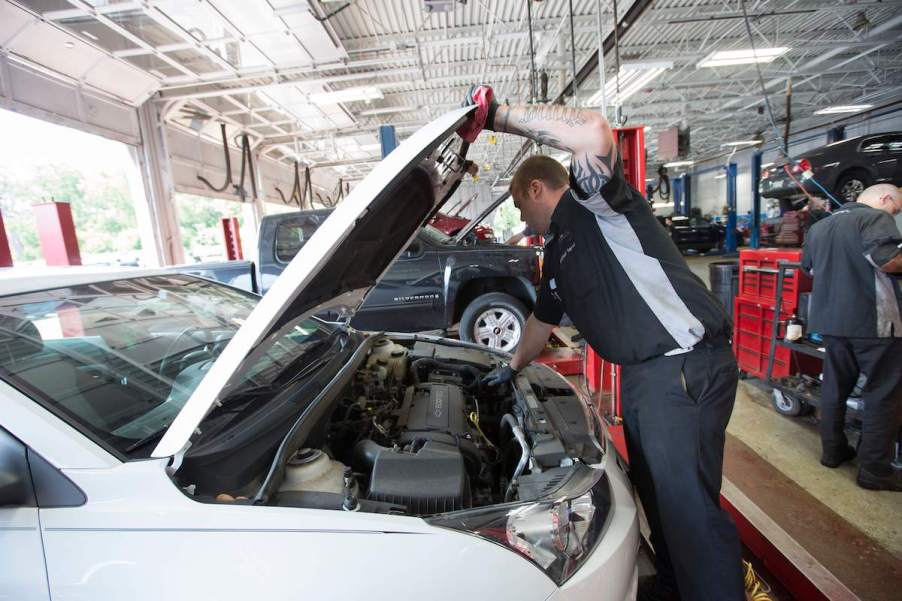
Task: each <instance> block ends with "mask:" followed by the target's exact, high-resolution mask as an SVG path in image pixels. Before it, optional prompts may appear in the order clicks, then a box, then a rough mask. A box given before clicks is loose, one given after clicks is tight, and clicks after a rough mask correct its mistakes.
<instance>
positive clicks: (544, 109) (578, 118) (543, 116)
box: [517, 104, 588, 127]
mask: <svg viewBox="0 0 902 601" xmlns="http://www.w3.org/2000/svg"><path fill="white" fill-rule="evenodd" d="M536 121H557V122H558V123H563V124H564V125H567V126H569V127H582V126H583V125H585V124H586V122H587V121H588V119H587V118H586V115H585V113H584V112H583V111H582V110H580V109H575V108H571V107H567V106H554V105H550V104H536V105H530V106H526V107H523V114H522V115H521V116H520V118H519V119H518V120H517V122H518V123H521V124H523V125H525V124H527V123H534V122H536Z"/></svg>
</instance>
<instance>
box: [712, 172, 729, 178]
mask: <svg viewBox="0 0 902 601" xmlns="http://www.w3.org/2000/svg"><path fill="white" fill-rule="evenodd" d="M726 177H727V174H726V173H721V174H720V175H715V176H714V179H725V178H726Z"/></svg>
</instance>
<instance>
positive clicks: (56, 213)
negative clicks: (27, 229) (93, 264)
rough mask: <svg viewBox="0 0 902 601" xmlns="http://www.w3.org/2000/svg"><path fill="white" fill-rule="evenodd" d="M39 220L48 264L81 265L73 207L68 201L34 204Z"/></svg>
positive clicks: (40, 234) (43, 251) (43, 250)
mask: <svg viewBox="0 0 902 601" xmlns="http://www.w3.org/2000/svg"><path fill="white" fill-rule="evenodd" d="M32 209H34V215H35V217H36V218H37V220H38V236H39V237H40V239H41V252H42V253H43V255H44V261H45V262H46V263H47V265H81V253H80V252H79V250H78V238H77V237H76V235H75V222H74V221H73V220H72V207H71V206H70V205H69V203H68V202H57V201H52V202H45V203H41V204H36V205H33V206H32Z"/></svg>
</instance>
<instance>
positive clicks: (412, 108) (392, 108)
mask: <svg viewBox="0 0 902 601" xmlns="http://www.w3.org/2000/svg"><path fill="white" fill-rule="evenodd" d="M419 109H420V107H418V106H388V107H385V108H381V109H368V110H365V111H360V112H359V113H357V114H358V115H360V116H361V117H372V116H373V115H388V114H391V113H407V112H409V111H416V110H419Z"/></svg>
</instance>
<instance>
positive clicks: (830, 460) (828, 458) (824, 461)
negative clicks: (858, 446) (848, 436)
mask: <svg viewBox="0 0 902 601" xmlns="http://www.w3.org/2000/svg"><path fill="white" fill-rule="evenodd" d="M852 459H855V449H854V448H852V447H851V446H849V445H846V446H845V448H842V449H840V450H839V451H835V452H833V453H824V454H823V455H821V465H823V466H825V467H839V466H841V465H842V464H843V463H845V462H846V461H851V460H852Z"/></svg>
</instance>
